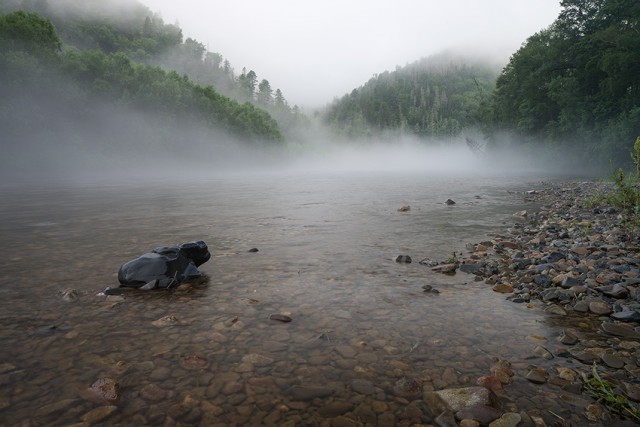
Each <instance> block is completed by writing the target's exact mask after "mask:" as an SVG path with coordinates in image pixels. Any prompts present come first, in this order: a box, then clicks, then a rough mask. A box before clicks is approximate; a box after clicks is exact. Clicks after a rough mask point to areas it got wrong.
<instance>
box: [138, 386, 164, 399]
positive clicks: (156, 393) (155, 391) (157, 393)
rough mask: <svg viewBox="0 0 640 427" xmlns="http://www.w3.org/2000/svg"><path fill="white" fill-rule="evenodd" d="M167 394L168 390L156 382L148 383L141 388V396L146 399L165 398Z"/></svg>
mask: <svg viewBox="0 0 640 427" xmlns="http://www.w3.org/2000/svg"><path fill="white" fill-rule="evenodd" d="M165 396H166V392H165V391H164V390H162V389H161V388H160V387H158V386H157V385H156V384H153V383H152V384H147V385H146V386H144V387H143V388H142V390H140V397H142V398H143V399H145V400H151V401H154V402H157V401H160V400H163V399H164V398H165Z"/></svg>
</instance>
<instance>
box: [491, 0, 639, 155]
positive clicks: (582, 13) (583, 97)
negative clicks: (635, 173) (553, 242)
mask: <svg viewBox="0 0 640 427" xmlns="http://www.w3.org/2000/svg"><path fill="white" fill-rule="evenodd" d="M561 5H562V8H563V9H562V11H561V13H560V15H559V16H558V18H557V19H556V21H555V22H554V23H553V24H552V25H551V26H550V27H549V28H547V29H544V30H542V31H540V32H538V33H536V34H534V35H533V36H531V37H530V38H529V39H527V41H526V43H524V44H523V46H522V47H521V48H520V49H519V50H518V51H517V52H516V53H514V54H513V56H512V57H511V60H510V61H509V63H508V64H507V66H506V67H505V68H504V70H503V71H502V73H501V74H500V76H499V78H498V80H497V82H496V90H495V92H494V96H493V103H492V106H491V108H492V111H491V112H490V113H489V114H488V120H487V123H486V125H487V128H488V129H491V130H492V131H493V132H494V133H496V132H498V131H502V130H508V131H511V132H512V133H513V134H514V135H515V136H516V137H517V138H518V139H519V140H522V141H530V142H534V143H536V142H537V143H540V142H543V143H547V144H549V145H551V146H558V145H564V144H572V145H574V146H575V147H577V148H578V150H579V152H581V153H583V155H586V157H587V158H588V159H591V160H596V161H598V160H599V161H601V162H602V161H604V162H606V161H608V160H613V161H614V162H615V163H616V164H620V163H622V162H627V161H628V159H629V151H630V150H631V147H632V146H633V142H634V141H635V139H636V137H638V136H639V135H640V2H638V1H637V0H563V1H562V2H561Z"/></svg>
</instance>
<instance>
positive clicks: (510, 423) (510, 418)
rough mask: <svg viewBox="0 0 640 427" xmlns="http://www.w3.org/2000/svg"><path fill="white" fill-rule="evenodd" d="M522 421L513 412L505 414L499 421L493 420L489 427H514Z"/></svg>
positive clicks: (519, 416)
mask: <svg viewBox="0 0 640 427" xmlns="http://www.w3.org/2000/svg"><path fill="white" fill-rule="evenodd" d="M521 421H522V416H521V415H520V414H516V413H515V412H507V413H506V414H504V415H502V416H501V417H500V419H497V420H495V421H494V422H492V423H491V424H489V427H516V426H518V425H519V424H520V422H521Z"/></svg>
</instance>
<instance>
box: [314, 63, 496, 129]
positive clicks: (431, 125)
mask: <svg viewBox="0 0 640 427" xmlns="http://www.w3.org/2000/svg"><path fill="white" fill-rule="evenodd" d="M498 72H499V67H497V66H492V65H485V64H482V63H478V62H477V61H469V60H465V59H462V58H459V57H453V56H451V55H448V54H440V55H435V56H432V57H428V58H425V59H422V60H420V61H418V62H415V63H413V64H410V65H407V66H405V67H402V68H400V67H398V68H396V70H395V71H393V72H388V71H385V72H384V73H382V74H379V75H377V76H374V77H373V78H371V79H370V80H369V81H368V82H367V83H366V84H365V85H363V86H362V87H359V88H357V89H354V90H353V91H352V92H351V93H350V94H347V95H345V96H343V97H342V98H341V99H339V100H337V101H335V102H334V103H333V104H332V105H330V106H329V108H328V109H327V111H326V114H325V121H326V122H327V123H328V124H330V125H331V126H332V127H333V128H334V129H336V130H338V131H339V132H343V133H345V134H346V135H349V136H367V135H371V134H374V133H377V132H380V131H385V130H400V131H404V132H409V133H413V134H416V135H418V136H424V137H444V136H457V135H459V134H460V133H461V132H462V131H463V130H465V129H469V128H472V127H479V125H480V121H479V120H480V110H481V107H482V106H483V104H486V103H487V102H488V101H489V96H490V93H491V91H492V90H493V87H494V84H495V79H496V77H497V75H498Z"/></svg>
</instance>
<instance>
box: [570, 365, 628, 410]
mask: <svg viewBox="0 0 640 427" xmlns="http://www.w3.org/2000/svg"><path fill="white" fill-rule="evenodd" d="M582 379H583V381H584V386H585V389H586V390H587V393H589V394H590V395H591V396H593V397H594V398H595V399H596V400H597V401H598V402H599V403H601V404H603V405H604V406H605V407H606V408H607V409H608V410H609V411H610V412H611V413H612V414H615V415H618V416H620V417H622V418H628V419H631V420H634V421H636V422H640V409H638V407H637V405H634V404H633V403H631V402H630V401H629V399H627V398H626V397H625V396H623V395H621V394H619V393H617V392H616V391H615V389H614V387H613V385H611V384H610V383H609V382H608V381H606V380H604V379H602V377H600V374H598V369H597V366H596V364H595V363H594V364H593V368H592V369H591V375H586V374H584V373H583V374H582Z"/></svg>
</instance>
